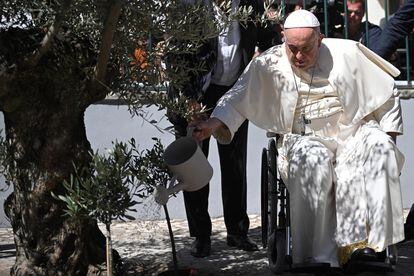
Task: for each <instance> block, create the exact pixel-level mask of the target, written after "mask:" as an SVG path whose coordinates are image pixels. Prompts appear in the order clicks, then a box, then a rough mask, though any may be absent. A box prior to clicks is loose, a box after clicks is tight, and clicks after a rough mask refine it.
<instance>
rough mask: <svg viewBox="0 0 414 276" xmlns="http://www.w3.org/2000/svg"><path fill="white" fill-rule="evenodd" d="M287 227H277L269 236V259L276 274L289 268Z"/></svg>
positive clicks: (271, 268) (270, 265)
mask: <svg viewBox="0 0 414 276" xmlns="http://www.w3.org/2000/svg"><path fill="white" fill-rule="evenodd" d="M287 258H288V256H287V248H286V229H284V228H282V229H277V230H275V231H273V233H272V234H271V235H270V237H269V241H268V247H267V259H268V260H269V269H270V271H272V272H273V273H275V274H281V273H283V272H284V271H286V270H288V269H289V264H290V261H289V260H288V259H287Z"/></svg>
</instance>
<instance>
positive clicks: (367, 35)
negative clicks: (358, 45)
mask: <svg viewBox="0 0 414 276" xmlns="http://www.w3.org/2000/svg"><path fill="white" fill-rule="evenodd" d="M364 2H365V46H367V48H369V34H368V31H369V29H368V1H364Z"/></svg>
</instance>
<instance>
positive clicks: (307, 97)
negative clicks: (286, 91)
mask: <svg viewBox="0 0 414 276" xmlns="http://www.w3.org/2000/svg"><path fill="white" fill-rule="evenodd" d="M290 68H291V69H292V74H293V80H294V81H295V88H296V92H297V93H298V95H299V88H298V83H297V82H296V75H295V71H294V70H293V67H292V65H291V66H290ZM314 73H315V66H313V67H312V74H311V81H310V83H309V90H308V93H307V96H306V101H305V104H304V106H303V107H302V108H301V111H300V114H305V107H306V106H307V105H308V100H309V94H310V91H311V87H312V83H313V76H314ZM301 83H302V78H300V83H299V84H301Z"/></svg>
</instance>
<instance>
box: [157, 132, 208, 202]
mask: <svg viewBox="0 0 414 276" xmlns="http://www.w3.org/2000/svg"><path fill="white" fill-rule="evenodd" d="M163 159H164V162H165V163H166V164H167V166H168V168H169V169H170V170H171V172H172V173H173V175H174V176H173V177H172V179H171V180H170V181H169V184H168V185H167V187H164V186H162V185H158V186H157V187H156V189H155V193H154V199H155V201H156V202H157V203H158V204H161V205H165V204H166V203H167V201H168V199H169V196H170V195H172V194H174V193H177V192H179V191H181V190H184V191H187V192H193V191H197V190H200V189H201V188H203V187H204V186H206V185H207V184H208V183H209V182H210V179H211V177H212V176H213V168H212V167H211V165H210V163H209V162H208V160H207V158H206V156H205V155H204V153H203V152H202V150H201V148H200V147H199V145H198V144H197V142H196V140H195V139H194V138H192V137H189V136H187V137H182V138H179V139H177V140H175V141H174V142H172V143H171V144H170V145H169V146H168V147H167V148H166V149H165V151H164V155H163ZM176 182H177V183H176Z"/></svg>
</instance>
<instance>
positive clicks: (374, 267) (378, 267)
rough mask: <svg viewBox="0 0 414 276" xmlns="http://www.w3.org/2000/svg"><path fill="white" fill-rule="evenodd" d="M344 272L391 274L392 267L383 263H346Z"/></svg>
mask: <svg viewBox="0 0 414 276" xmlns="http://www.w3.org/2000/svg"><path fill="white" fill-rule="evenodd" d="M344 270H345V271H347V272H351V273H354V272H363V271H368V272H393V271H394V266H393V265H392V264H390V263H385V262H366V261H364V262H363V261H353V262H350V263H348V264H347V265H346V266H345V267H344Z"/></svg>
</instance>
